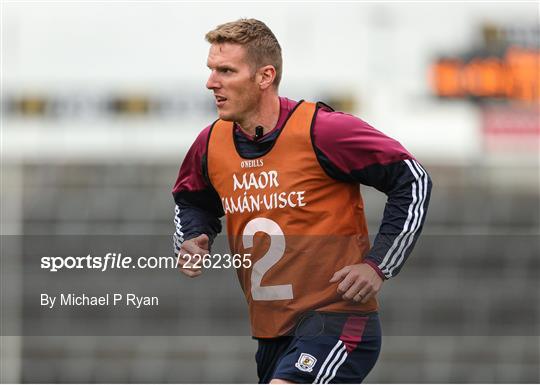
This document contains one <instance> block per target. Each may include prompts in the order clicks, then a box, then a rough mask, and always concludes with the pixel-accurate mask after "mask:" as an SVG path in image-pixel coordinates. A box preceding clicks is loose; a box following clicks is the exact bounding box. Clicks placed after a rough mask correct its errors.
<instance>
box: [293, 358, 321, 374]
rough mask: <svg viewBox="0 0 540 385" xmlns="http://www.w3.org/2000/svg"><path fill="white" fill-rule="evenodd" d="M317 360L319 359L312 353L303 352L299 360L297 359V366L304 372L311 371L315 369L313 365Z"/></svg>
mask: <svg viewBox="0 0 540 385" xmlns="http://www.w3.org/2000/svg"><path fill="white" fill-rule="evenodd" d="M316 362H317V359H316V358H315V357H313V356H312V355H311V354H307V353H302V354H300V358H299V359H298V361H296V364H294V366H296V367H297V368H298V369H299V370H301V371H303V372H311V371H313V367H314V366H315V363H316Z"/></svg>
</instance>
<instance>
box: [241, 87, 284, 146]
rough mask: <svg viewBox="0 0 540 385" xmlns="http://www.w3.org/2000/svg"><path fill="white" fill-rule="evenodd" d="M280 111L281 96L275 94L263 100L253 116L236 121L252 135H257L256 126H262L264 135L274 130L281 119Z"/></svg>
mask: <svg viewBox="0 0 540 385" xmlns="http://www.w3.org/2000/svg"><path fill="white" fill-rule="evenodd" d="M279 111H280V101H279V96H278V95H277V94H274V95H272V96H269V97H268V99H267V100H263V101H261V103H259V108H258V109H257V111H254V113H253V114H252V115H251V116H249V117H247V118H246V119H244V120H243V121H239V122H236V123H237V124H238V126H239V127H240V128H241V129H242V130H243V131H244V132H245V133H247V134H248V135H251V136H254V135H255V128H256V127H257V126H262V127H263V135H264V134H266V133H267V132H270V131H272V130H273V129H274V127H275V126H276V124H277V122H278V120H279Z"/></svg>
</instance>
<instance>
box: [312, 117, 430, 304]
mask: <svg viewBox="0 0 540 385" xmlns="http://www.w3.org/2000/svg"><path fill="white" fill-rule="evenodd" d="M313 138H314V144H315V148H316V153H317V157H318V158H319V160H320V162H321V165H322V166H323V168H324V169H325V171H326V172H327V173H328V174H329V175H330V176H332V177H334V178H335V179H338V180H342V181H346V182H352V183H361V184H364V185H368V186H373V187H375V188H376V189H378V190H379V191H382V192H384V193H385V194H386V195H387V196H388V200H387V202H386V206H385V210H384V214H383V218H382V221H381V225H380V228H379V232H378V234H377V236H376V237H375V241H374V244H373V247H372V248H371V249H370V251H369V253H368V255H367V256H366V257H365V258H364V261H363V264H361V265H354V267H351V266H347V267H346V268H344V269H342V270H340V271H338V272H336V274H335V275H334V277H332V279H331V282H338V281H340V280H341V283H340V284H339V285H338V291H339V292H340V293H342V294H343V297H344V299H352V300H356V301H362V302H367V300H369V298H371V297H372V296H373V295H374V294H376V292H377V291H378V290H379V289H380V286H381V284H382V281H383V280H384V279H388V278H390V277H393V276H395V275H396V274H397V273H398V272H399V271H400V270H401V268H402V267H403V265H404V263H405V261H406V260H407V257H408V256H409V255H410V253H411V251H412V249H413V247H414V244H415V243H416V240H417V239H418V237H419V235H420V233H421V231H422V226H423V223H424V220H425V216H426V212H427V207H428V203H429V197H430V192H431V180H430V178H429V175H428V174H427V172H426V171H425V170H424V169H423V168H422V166H421V165H420V164H419V163H418V162H417V161H416V160H415V159H414V157H413V156H412V155H411V154H410V153H409V152H408V151H407V150H405V149H404V148H403V146H401V144H400V143H399V142H397V141H395V140H393V139H391V138H389V137H388V136H386V135H384V134H383V133H381V132H379V131H377V130H376V129H374V128H373V127H371V126H370V125H369V124H367V123H366V122H364V121H362V120H361V119H358V118H356V117H354V116H351V115H348V114H343V113H337V112H330V111H328V110H320V111H319V112H318V116H317V120H316V123H315V125H314V128H313ZM374 273H375V274H374Z"/></svg>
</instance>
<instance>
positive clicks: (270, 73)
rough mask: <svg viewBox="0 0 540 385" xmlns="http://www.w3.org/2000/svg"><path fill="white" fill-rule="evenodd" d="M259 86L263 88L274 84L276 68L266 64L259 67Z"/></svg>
mask: <svg viewBox="0 0 540 385" xmlns="http://www.w3.org/2000/svg"><path fill="white" fill-rule="evenodd" d="M258 72H259V79H260V80H259V88H260V89H261V90H265V89H267V88H269V87H271V86H272V84H274V80H275V78H276V69H275V68H274V66H273V65H266V66H264V67H261V68H259V70H258Z"/></svg>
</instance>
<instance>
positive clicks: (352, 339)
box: [255, 312, 381, 384]
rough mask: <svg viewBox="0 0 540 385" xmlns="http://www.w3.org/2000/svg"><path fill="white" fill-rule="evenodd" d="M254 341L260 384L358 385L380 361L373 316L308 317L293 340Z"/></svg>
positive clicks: (376, 323) (317, 314)
mask: <svg viewBox="0 0 540 385" xmlns="http://www.w3.org/2000/svg"><path fill="white" fill-rule="evenodd" d="M258 341H259V348H258V350H257V354H256V356H255V360H256V361H257V374H258V376H259V383H269V382H270V380H272V379H274V378H279V379H282V380H288V381H292V382H295V383H300V384H302V383H319V384H329V383H360V382H362V381H363V380H364V378H365V377H366V376H367V374H368V373H369V372H370V370H371V369H372V368H373V366H374V365H375V362H376V361H377V358H378V357H379V352H380V350H381V326H380V322H379V316H378V313H376V312H375V313H369V314H357V313H355V314H352V313H321V312H308V313H306V314H305V315H304V316H303V317H302V318H301V319H300V321H299V322H298V324H297V326H296V328H295V330H294V335H290V336H283V337H278V338H260V339H258Z"/></svg>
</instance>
